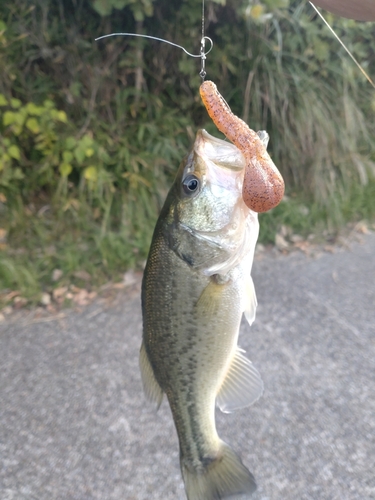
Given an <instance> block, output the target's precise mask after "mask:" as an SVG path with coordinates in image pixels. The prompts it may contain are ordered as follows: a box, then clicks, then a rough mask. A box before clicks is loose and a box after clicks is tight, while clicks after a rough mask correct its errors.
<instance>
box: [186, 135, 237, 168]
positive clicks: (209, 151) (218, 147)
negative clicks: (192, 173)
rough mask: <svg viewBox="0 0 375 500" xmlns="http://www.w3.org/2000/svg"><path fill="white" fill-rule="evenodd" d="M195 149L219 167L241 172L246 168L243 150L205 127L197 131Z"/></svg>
mask: <svg viewBox="0 0 375 500" xmlns="http://www.w3.org/2000/svg"><path fill="white" fill-rule="evenodd" d="M194 151H195V153H196V154H198V155H199V156H201V157H202V158H207V159H208V160H210V161H212V162H213V163H215V165H216V166H217V167H220V168H225V169H226V170H232V171H235V172H240V171H242V170H244V168H245V165H246V161H245V158H244V156H243V154H242V152H241V151H240V150H239V149H238V148H237V146H235V145H234V144H232V143H231V142H228V141H226V140H223V139H219V138H218V137H214V136H213V135H211V134H209V133H208V132H207V131H206V130H205V129H200V130H198V131H197V134H196V138H195V143H194Z"/></svg>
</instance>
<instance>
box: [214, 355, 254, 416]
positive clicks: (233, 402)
mask: <svg viewBox="0 0 375 500" xmlns="http://www.w3.org/2000/svg"><path fill="white" fill-rule="evenodd" d="M243 352H245V351H243V350H242V349H240V348H237V351H236V353H235V355H234V357H233V360H232V363H231V365H230V367H229V370H228V373H227V375H226V377H225V379H224V382H223V384H222V386H221V387H220V390H219V393H218V395H217V397H216V404H217V406H218V407H219V408H220V410H221V411H222V412H224V413H231V412H232V411H235V410H238V409H240V408H245V407H246V406H250V405H251V404H253V403H254V402H255V401H256V400H257V399H258V398H260V396H261V395H262V393H263V382H262V379H261V378H260V375H259V373H258V371H257V370H256V368H254V365H253V364H252V362H251V361H249V360H248V359H247V358H246V357H245V356H244V355H243Z"/></svg>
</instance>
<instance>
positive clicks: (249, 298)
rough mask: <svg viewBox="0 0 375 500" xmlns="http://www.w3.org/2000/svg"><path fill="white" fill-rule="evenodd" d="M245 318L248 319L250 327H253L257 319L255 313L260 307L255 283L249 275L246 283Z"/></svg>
mask: <svg viewBox="0 0 375 500" xmlns="http://www.w3.org/2000/svg"><path fill="white" fill-rule="evenodd" d="M245 300H246V302H245V311H244V312H245V318H246V319H247V321H248V323H249V325H252V323H253V322H254V319H255V312H256V308H257V305H258V301H257V296H256V293H255V288H254V283H253V280H252V277H251V276H250V275H249V278H248V281H247V283H246V295H245Z"/></svg>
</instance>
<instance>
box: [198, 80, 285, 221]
mask: <svg viewBox="0 0 375 500" xmlns="http://www.w3.org/2000/svg"><path fill="white" fill-rule="evenodd" d="M199 90H200V95H201V98H202V101H203V104H204V105H205V107H206V109H207V112H208V114H209V115H210V118H211V119H212V121H213V122H214V124H215V125H216V126H217V128H218V129H219V130H220V132H222V133H223V134H224V135H225V136H226V137H227V139H229V140H230V141H231V142H232V143H233V144H234V145H235V146H237V147H238V149H239V150H240V151H241V152H242V154H243V155H244V157H245V160H246V167H245V176H244V182H243V186H242V197H243V200H244V202H245V203H246V205H247V206H248V207H249V208H250V209H251V210H254V212H267V210H271V208H274V207H276V205H278V204H279V203H280V201H281V200H282V197H283V196H284V189H285V186H284V180H283V178H282V177H281V174H280V172H279V171H278V170H277V168H276V165H275V164H274V163H273V161H272V160H271V157H270V155H269V154H268V153H267V150H266V147H265V145H264V143H263V142H262V140H261V139H260V137H259V136H258V134H257V133H256V132H254V130H251V128H249V127H248V125H247V124H246V123H245V122H244V121H243V120H241V119H240V118H238V116H236V115H234V114H233V113H232V111H231V110H230V108H229V106H228V104H227V103H226V101H225V100H224V98H223V97H222V96H221V95H220V93H219V91H218V90H217V87H216V85H215V84H214V83H213V82H211V81H209V80H208V81H206V82H203V83H202V85H201V86H200V89H199Z"/></svg>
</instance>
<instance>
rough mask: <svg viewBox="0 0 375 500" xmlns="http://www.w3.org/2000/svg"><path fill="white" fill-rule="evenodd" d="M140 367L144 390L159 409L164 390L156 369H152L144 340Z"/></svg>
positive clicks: (140, 354) (140, 355)
mask: <svg viewBox="0 0 375 500" xmlns="http://www.w3.org/2000/svg"><path fill="white" fill-rule="evenodd" d="M139 367H140V370H141V377H142V384H143V390H144V392H145V395H146V398H147V399H148V400H149V401H151V403H153V404H155V406H156V408H157V409H159V407H160V405H161V402H162V399H163V391H162V389H161V387H160V385H159V384H158V382H157V380H156V378H155V375H154V370H153V369H152V366H151V363H150V361H149V359H148V356H147V353H146V349H145V346H144V343H143V342H142V345H141V350H140V353H139Z"/></svg>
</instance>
